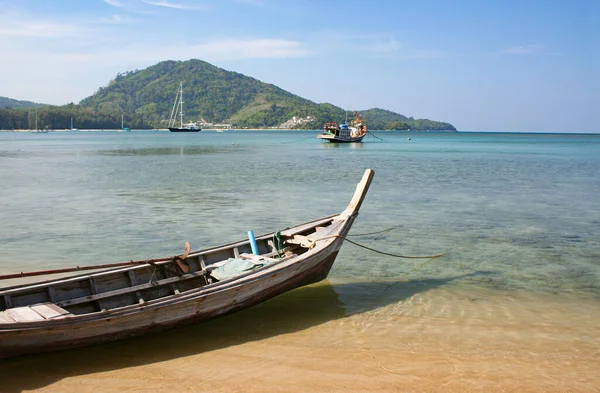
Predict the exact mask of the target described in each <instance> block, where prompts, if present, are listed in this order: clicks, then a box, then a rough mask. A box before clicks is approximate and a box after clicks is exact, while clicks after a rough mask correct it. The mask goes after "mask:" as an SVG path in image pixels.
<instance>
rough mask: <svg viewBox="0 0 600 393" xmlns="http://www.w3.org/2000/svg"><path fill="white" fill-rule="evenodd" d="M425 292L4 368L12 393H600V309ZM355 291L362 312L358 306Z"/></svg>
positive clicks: (310, 298) (321, 298) (231, 320)
mask: <svg viewBox="0 0 600 393" xmlns="http://www.w3.org/2000/svg"><path fill="white" fill-rule="evenodd" d="M415 285H416V284H414V283H405V284H404V285H402V283H393V284H390V283H388V284H385V283H343V284H342V283H336V284H334V285H333V286H332V285H330V284H329V283H328V282H324V283H320V284H317V285H313V286H311V287H306V288H301V289H298V290H296V291H293V292H291V293H288V294H286V295H283V296H280V297H278V298H276V299H273V300H271V301H269V302H267V303H264V304H262V305H259V306H257V307H254V308H252V309H250V310H246V311H243V312H240V313H237V314H234V315H230V316H227V317H224V318H220V319H218V320H215V321H210V322H207V323H203V324H197V325H192V326H187V327H184V328H180V329H177V330H171V331H168V332H163V333H158V334H153V335H149V336H144V337H139V338H134V339H130V340H125V341H121V342H117V343H112V344H108V345H103V346H96V347H90V348H80V349H75V350H69V351H63V352H58V353H49V354H41V355H37V356H30V357H24V358H16V359H8V360H4V361H0V381H1V385H0V386H1V388H0V391H2V392H6V393H10V392H21V391H35V392H99V391H101V392H156V391H177V392H274V391H284V392H313V391H328V392H348V391H374V392H377V391H379V392H389V391H443V392H465V391H485V392H503V391H509V392H513V391H514V392H516V391H518V392H598V391H600V307H598V306H599V303H600V302H599V301H598V300H597V299H593V298H589V299H585V298H584V299H582V298H580V297H575V296H574V295H573V296H571V295H551V294H548V295H533V294H530V293H513V292H511V293H507V292H499V291H494V290H473V289H469V290H466V289H460V288H455V287H445V286H442V287H433V288H421V287H419V286H418V285H416V286H415ZM398 288H400V289H398ZM355 291H361V292H362V293H364V294H365V296H364V297H365V298H366V300H365V301H364V302H363V303H361V304H349V303H348V302H349V299H355V295H353V294H354V293H355ZM349 314H350V315H349Z"/></svg>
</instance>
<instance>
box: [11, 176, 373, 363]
mask: <svg viewBox="0 0 600 393" xmlns="http://www.w3.org/2000/svg"><path fill="white" fill-rule="evenodd" d="M371 177H372V171H371V173H370V177H368V178H367V174H365V176H364V177H363V182H365V181H366V188H368V184H369V183H370V178H371ZM365 179H366V180H365ZM359 186H360V184H359ZM358 189H359V187H357V192H356V193H355V195H354V197H353V199H352V201H351V202H350V204H349V205H348V207H347V208H346V210H344V212H342V213H341V214H339V215H337V216H331V217H325V218H322V219H319V220H315V221H312V222H309V223H305V224H300V225H298V226H296V227H292V228H288V229H286V230H285V231H282V232H281V234H282V237H283V238H284V239H285V240H284V243H285V245H283V246H282V247H283V248H281V249H279V247H276V251H275V252H276V253H277V255H278V256H279V254H280V253H282V252H286V253H287V254H286V255H287V256H283V255H281V256H280V258H278V259H273V258H267V257H266V256H267V255H272V254H273V252H271V253H268V252H265V251H268V248H267V245H268V244H270V245H271V246H272V243H269V242H270V239H272V236H273V234H266V235H262V236H259V237H258V238H257V241H258V244H259V245H260V247H259V248H262V249H263V253H262V254H261V255H248V256H247V257H248V258H250V257H252V258H250V259H257V258H258V259H260V260H262V261H266V260H268V261H269V262H268V264H266V265H265V266H262V267H260V268H258V269H256V270H252V271H248V272H242V273H240V274H237V275H234V276H232V277H231V278H224V279H223V280H221V281H216V282H214V281H212V280H210V279H209V277H211V276H210V272H211V271H214V269H216V268H218V266H223V264H224V263H226V262H227V261H229V260H230V259H231V258H229V257H228V256H229V255H235V256H237V257H239V258H243V257H244V256H245V255H247V254H245V253H244V252H241V251H244V250H246V249H248V248H249V244H248V243H249V242H248V241H242V242H237V243H231V244H229V245H225V246H222V247H215V248H212V249H208V250H203V251H198V252H195V253H191V254H189V255H188V253H186V255H185V258H184V259H182V258H177V257H174V259H173V260H169V261H162V262H160V263H155V262H152V263H147V264H143V265H140V266H134V267H125V268H113V269H109V270H105V271H102V272H99V273H94V274H89V275H77V276H72V277H69V278H63V279H56V280H50V281H44V282H41V283H37V284H27V285H22V286H16V287H11V288H4V289H0V299H1V300H3V302H4V304H2V302H0V358H7V357H13V356H20V355H27V354H33V353H38V352H46V351H53V350H59V349H65V348H73V347H80V346H87V345H93V344H100V343H105V342H109V341H114V340H119V339H124V338H127V337H132V336H137V335H140V334H144V333H148V332H155V331H160V330H164V329H167V328H171V327H174V326H179V325H183V324H188V323H192V322H198V321H204V320H209V319H212V318H216V317H219V316H222V315H225V314H229V313H232V312H235V311H238V310H242V309H245V308H248V307H251V306H254V305H256V304H259V303H261V302H264V301H266V300H268V299H271V298H273V297H275V296H277V295H280V294H282V293H285V292H287V291H290V290H292V289H294V288H297V287H300V286H304V285H308V284H311V283H315V282H318V281H321V280H323V279H325V278H326V277H327V275H328V273H329V271H330V269H331V267H332V265H333V263H334V262H335V259H336V257H337V255H338V253H339V250H340V248H341V246H342V244H343V242H344V237H345V236H346V235H347V233H348V231H349V230H350V228H351V226H352V223H353V222H354V220H355V218H356V216H357V214H358V209H359V208H360V205H361V203H362V200H363V198H364V195H365V193H366V190H363V191H362V193H359V192H358ZM188 251H189V250H188ZM228 258H229V259H228ZM239 258H238V260H239ZM220 260H225V261H220ZM242 260H243V259H242ZM182 261H183V262H185V264H186V265H187V266H188V268H189V269H190V271H189V272H187V273H184V272H179V273H177V272H175V273H174V274H173V275H172V276H170V275H166V274H167V273H168V272H171V273H173V271H172V269H175V268H176V266H177V265H176V263H181V262H182ZM243 261H245V260H243ZM161 264H162V265H161ZM206 265H208V267H207V266H206ZM161 266H162V270H160V269H161ZM152 269H154V271H152V272H150V271H151V270H152ZM211 269H213V270H211ZM163 270H164V272H163V273H164V274H165V276H164V277H163V276H161V277H159V278H156V277H155V276H156V275H158V274H157V272H158V271H163ZM143 272H146V273H147V274H150V273H151V276H150V278H149V279H148V277H144V276H142V273H143ZM86 285H90V287H89V288H88V287H86ZM109 286H110V288H109ZM115 288H116V289H115ZM50 300H52V301H50ZM92 306H95V307H96V309H95V310H94V309H92V308H91V307H92ZM88 309H89V310H91V311H88Z"/></svg>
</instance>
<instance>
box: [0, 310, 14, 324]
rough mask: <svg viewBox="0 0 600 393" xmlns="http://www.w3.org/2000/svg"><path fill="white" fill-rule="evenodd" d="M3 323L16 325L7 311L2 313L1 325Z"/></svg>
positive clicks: (0, 316) (0, 317)
mask: <svg viewBox="0 0 600 393" xmlns="http://www.w3.org/2000/svg"><path fill="white" fill-rule="evenodd" d="M2 323H15V320H14V319H12V318H11V317H10V315H8V314H7V313H6V311H0V324H2Z"/></svg>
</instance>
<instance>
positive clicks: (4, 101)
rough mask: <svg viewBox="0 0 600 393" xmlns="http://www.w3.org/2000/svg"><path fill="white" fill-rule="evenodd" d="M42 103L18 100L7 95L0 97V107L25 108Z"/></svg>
mask: <svg viewBox="0 0 600 393" xmlns="http://www.w3.org/2000/svg"><path fill="white" fill-rule="evenodd" d="M44 105H45V104H38V103H36V102H31V101H19V100H15V99H12V98H8V97H0V108H26V107H36V106H44Z"/></svg>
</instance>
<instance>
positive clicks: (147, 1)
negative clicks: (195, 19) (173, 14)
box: [143, 0, 199, 10]
mask: <svg viewBox="0 0 600 393" xmlns="http://www.w3.org/2000/svg"><path fill="white" fill-rule="evenodd" d="M143 3H145V4H149V5H153V6H156V7H166V8H174V9H178V10H196V9H199V7H198V6H191V5H187V4H178V3H171V2H168V1H166V0H160V1H151V0H143Z"/></svg>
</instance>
